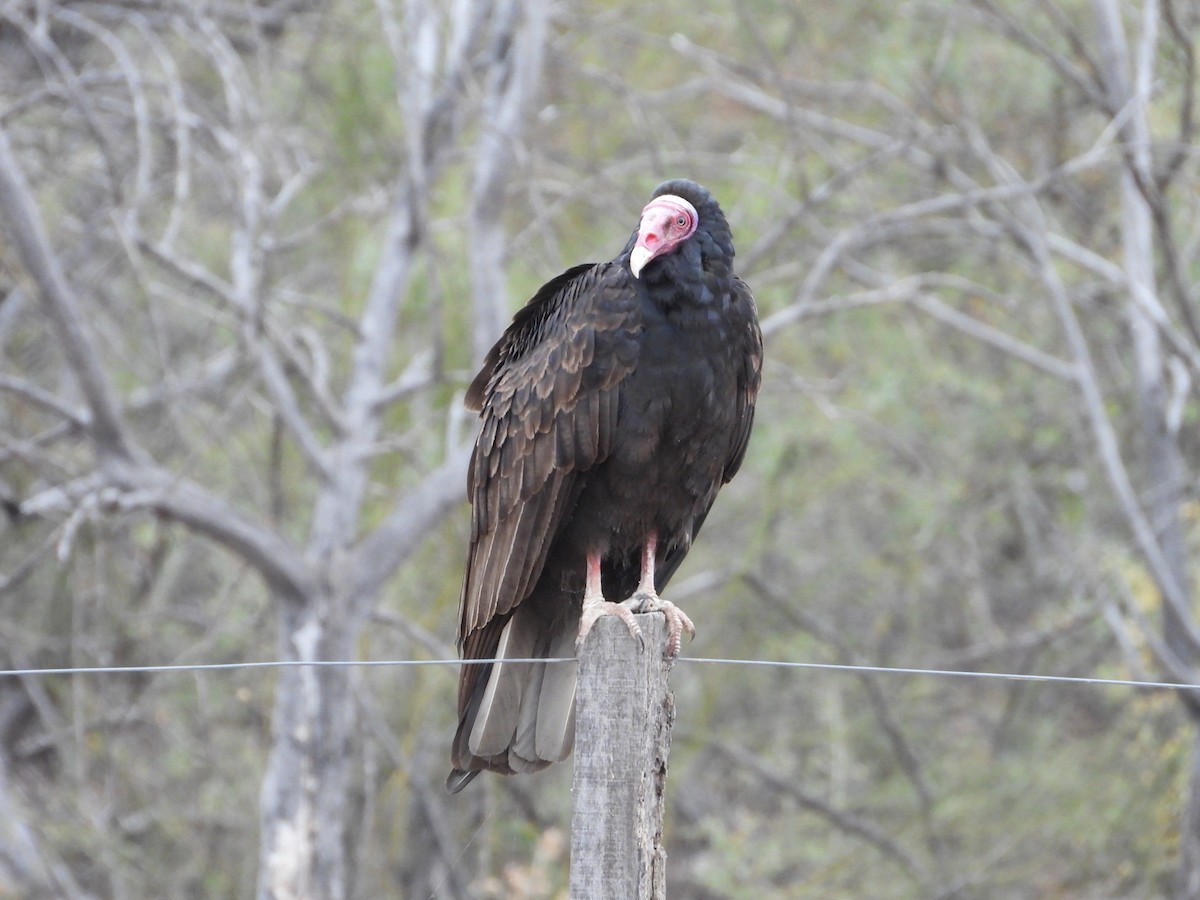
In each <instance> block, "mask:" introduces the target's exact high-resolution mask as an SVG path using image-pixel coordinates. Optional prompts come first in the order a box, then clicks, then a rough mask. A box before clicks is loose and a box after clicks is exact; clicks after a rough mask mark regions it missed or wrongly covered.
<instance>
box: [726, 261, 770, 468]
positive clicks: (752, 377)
mask: <svg viewBox="0 0 1200 900" xmlns="http://www.w3.org/2000/svg"><path fill="white" fill-rule="evenodd" d="M730 318H731V320H732V321H733V323H734V326H735V334H736V337H735V339H734V341H733V343H732V344H731V347H730V349H731V352H732V356H733V359H734V361H735V365H737V366H738V382H737V385H738V393H737V417H736V425H735V427H734V431H733V440H732V441H731V442H730V447H729V462H727V463H726V464H725V474H724V479H725V482H726V483H728V482H729V480H730V479H731V478H733V476H734V475H736V474H737V470H738V469H739V468H741V465H742V460H743V459H744V458H745V456H746V446H747V445H748V444H749V443H750V429H751V428H752V427H753V425H754V404H755V402H756V401H757V400H758V387H759V385H760V384H761V383H762V360H763V339H762V329H761V328H759V327H758V307H757V306H756V305H755V303H754V295H753V294H752V293H750V288H749V286H748V285H747V284H746V282H744V281H742V279H740V278H738V277H736V276H734V279H733V303H732V304H731V306H730Z"/></svg>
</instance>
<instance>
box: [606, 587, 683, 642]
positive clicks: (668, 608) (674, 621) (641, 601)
mask: <svg viewBox="0 0 1200 900" xmlns="http://www.w3.org/2000/svg"><path fill="white" fill-rule="evenodd" d="M619 605H620V606H623V607H625V608H626V609H628V610H629V611H630V612H634V613H652V612H660V613H662V614H663V615H664V616H666V618H667V650H666V655H667V659H675V657H677V656H679V651H680V650H681V649H682V647H683V633H684V632H685V631H686V632H687V633H688V637H689V638H694V637H695V636H696V626H695V625H693V624H692V620H691V619H690V618H688V614H687V613H685V612H684V611H683V610H682V609H680V608H679V607H678V606H676V605H675V604H674V603H672V602H671V601H670V600H664V599H663V598H662V597H660V596H658V593H657V592H655V591H645V590H641V591H638V592H637V593H636V594H634V595H633V596H632V597H630V598H629V599H628V600H625V601H623V602H622V603H620V604H619Z"/></svg>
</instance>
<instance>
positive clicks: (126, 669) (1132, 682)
mask: <svg viewBox="0 0 1200 900" xmlns="http://www.w3.org/2000/svg"><path fill="white" fill-rule="evenodd" d="M495 662H504V663H548V662H551V663H562V662H575V657H570V656H563V657H550V658H544V657H543V658H537V659H534V658H521V659H504V660H497V659H469V660H463V659H362V660H357V659H356V660H342V659H321V660H291V659H281V660H263V661H259V662H231V663H185V664H180V665H160V666H73V667H63V668H53V669H0V678H2V677H5V676H9V677H14V676H19V677H24V676H39V675H120V674H125V675H128V674H142V673H148V672H214V671H226V670H232V669H282V668H289V667H295V666H304V667H309V668H325V667H330V666H357V667H359V668H382V667H392V666H462V665H468V664H469V665H486V664H488V663H495ZM676 662H680V663H700V664H709V665H721V666H759V667H765V668H776V669H812V670H817V671H830V672H870V673H874V674H879V675H914V676H915V675H924V676H932V677H941V678H976V679H979V678H982V679H991V680H1001V681H1037V682H1043V683H1050V684H1093V685H1109V686H1115V687H1132V688H1154V689H1160V690H1162V689H1165V690H1172V691H1182V690H1195V689H1200V684H1188V683H1180V682H1175V681H1139V680H1137V679H1132V678H1089V677H1086V676H1082V675H1038V674H1029V673H1020V672H971V671H967V670H963V669H918V668H905V667H901V666H860V665H851V664H849V663H820V662H793V661H791V660H779V659H722V658H717V657H703V656H681V657H680V658H679V659H677V660H676Z"/></svg>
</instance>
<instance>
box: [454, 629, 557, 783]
mask: <svg viewBox="0 0 1200 900" xmlns="http://www.w3.org/2000/svg"><path fill="white" fill-rule="evenodd" d="M574 637H575V636H574V632H573V630H572V629H570V628H564V627H563V623H562V622H548V621H547V620H546V619H545V618H544V617H541V616H539V615H537V614H536V613H535V612H534V610H533V609H532V608H531V607H530V606H529V605H522V606H520V607H518V608H517V609H516V610H515V611H514V612H513V614H512V616H511V617H510V618H509V619H508V621H507V622H506V623H505V624H504V627H503V630H502V631H501V632H500V636H499V640H498V642H497V646H496V650H495V658H496V659H497V660H498V661H497V662H495V663H493V664H492V665H491V667H490V671H488V672H487V673H486V675H484V676H483V677H482V678H481V679H480V680H479V682H478V683H477V684H476V685H475V688H474V692H473V694H472V695H471V696H470V698H469V699H468V700H467V703H466V705H465V708H464V709H463V712H462V717H461V719H460V721H459V726H458V734H457V735H456V736H455V741H454V754H453V756H454V759H453V765H454V769H453V771H452V772H451V773H450V776H449V777H448V778H447V779H446V788H447V790H449V791H451V792H452V793H457V792H458V791H460V790H462V789H463V788H464V787H466V785H467V784H468V783H469V782H470V781H471V779H472V778H474V776H475V774H476V773H477V772H479V771H482V770H491V771H494V772H501V773H504V774H513V773H516V772H521V773H524V772H534V771H537V770H539V769H544V768H545V767H546V766H548V765H550V764H551V763H554V762H559V761H561V760H563V759H566V758H567V757H568V756H569V755H570V754H571V750H572V749H573V747H574V743H575V679H576V663H575V662H574V661H571V662H561V663H541V662H538V663H517V662H507V661H506V660H512V659H532V658H537V657H552V658H560V657H569V656H573V655H574V650H575V647H574Z"/></svg>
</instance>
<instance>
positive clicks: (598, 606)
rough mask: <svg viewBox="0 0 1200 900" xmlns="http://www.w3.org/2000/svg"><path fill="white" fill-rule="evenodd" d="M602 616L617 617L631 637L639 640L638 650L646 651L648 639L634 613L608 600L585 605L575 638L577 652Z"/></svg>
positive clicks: (626, 607) (588, 602)
mask: <svg viewBox="0 0 1200 900" xmlns="http://www.w3.org/2000/svg"><path fill="white" fill-rule="evenodd" d="M601 616H616V617H617V618H618V619H620V620H621V621H622V622H624V623H625V627H626V628H628V629H629V634H630V636H631V637H634V638H637V642H638V648H639V650H641V651H645V649H646V638H645V636H644V635H643V634H642V628H641V626H640V625H638V623H637V620H636V619H634V617H633V611H632V610H631V609H630V608H629V607H628V606H625V605H623V604H620V603H611V602H609V601H608V600H595V601H593V600H588V601H586V602H585V603H584V604H583V615H581V616H580V617H579V636H578V637H577V638H575V650H576V652H578V651H579V648H581V647H582V646H583V642H584V641H585V640H586V639H587V636H588V634H589V633H590V632H591V630H592V626H593V625H595V624H596V620H597V619H599V618H600V617H601Z"/></svg>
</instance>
